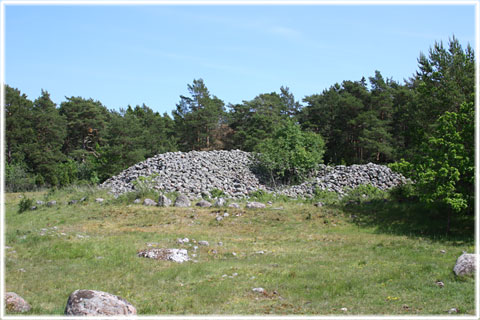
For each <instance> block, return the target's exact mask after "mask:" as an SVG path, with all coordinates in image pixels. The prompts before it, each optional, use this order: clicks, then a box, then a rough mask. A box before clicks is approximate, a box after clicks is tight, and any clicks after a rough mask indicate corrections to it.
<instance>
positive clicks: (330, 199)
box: [311, 188, 340, 204]
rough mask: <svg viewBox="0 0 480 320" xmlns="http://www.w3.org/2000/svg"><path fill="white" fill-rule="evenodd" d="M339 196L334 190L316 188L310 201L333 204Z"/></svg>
mask: <svg viewBox="0 0 480 320" xmlns="http://www.w3.org/2000/svg"><path fill="white" fill-rule="evenodd" d="M339 200H340V198H339V197H338V194H337V193H336V192H335V191H328V190H321V189H319V188H316V189H315V191H314V193H313V197H312V199H311V202H314V203H315V202H322V203H324V204H335V203H338V202H339Z"/></svg>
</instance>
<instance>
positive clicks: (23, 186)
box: [5, 163, 36, 192]
mask: <svg viewBox="0 0 480 320" xmlns="http://www.w3.org/2000/svg"><path fill="white" fill-rule="evenodd" d="M35 180H36V177H35V176H34V175H32V174H30V173H28V171H27V168H26V166H25V165H23V164H8V163H5V190H6V191H7V192H19V191H30V190H33V189H35V187H36V183H35Z"/></svg>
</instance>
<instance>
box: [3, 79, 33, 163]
mask: <svg viewBox="0 0 480 320" xmlns="http://www.w3.org/2000/svg"><path fill="white" fill-rule="evenodd" d="M5 118H6V121H5V125H6V127H5V140H6V145H5V148H6V150H5V155H6V158H7V159H6V160H7V162H8V163H9V164H12V163H17V164H20V163H22V162H24V161H25V152H26V150H25V149H26V146H27V145H29V144H31V143H32V142H33V140H34V137H35V134H34V128H33V123H34V119H33V103H32V101H30V100H29V99H28V98H27V96H26V95H25V94H22V93H21V92H20V90H18V89H14V88H12V87H10V86H8V85H5ZM27 170H28V169H27Z"/></svg>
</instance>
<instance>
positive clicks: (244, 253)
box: [5, 188, 475, 315]
mask: <svg viewBox="0 0 480 320" xmlns="http://www.w3.org/2000/svg"><path fill="white" fill-rule="evenodd" d="M19 196H20V194H14V193H12V194H6V197H5V198H6V205H5V209H6V210H5V216H6V223H5V224H6V237H5V239H6V246H8V247H11V249H7V250H6V259H5V264H6V272H5V278H6V284H5V289H6V291H14V292H16V293H18V294H19V295H21V296H22V297H23V298H25V300H27V301H28V302H29V303H30V304H31V305H32V310H31V311H30V312H29V314H63V310H64V308H65V304H66V301H67V298H68V296H69V294H70V293H71V292H73V291H74V290H76V289H93V290H101V291H107V292H110V293H112V294H116V295H119V296H121V297H123V298H125V299H127V300H128V301H129V302H131V303H132V304H133V305H134V306H135V307H136V308H137V312H138V314H140V315H142V314H242V315H247V314H279V315H283V314H306V315H370V314H378V315H429V314H437V315H448V313H447V311H448V310H449V309H450V308H457V309H459V311H460V313H462V314H474V313H475V298H474V287H475V283H474V279H472V278H462V279H457V278H456V277H455V276H454V274H453V272H452V268H453V266H454V264H455V261H456V259H457V257H458V256H459V255H460V254H461V253H462V251H469V252H472V251H473V250H474V243H473V234H470V235H467V236H451V237H450V236H449V237H447V236H435V235H434V234H432V233H431V232H423V233H422V232H418V231H416V230H413V231H412V228H410V229H409V228H407V226H408V224H407V222H406V221H405V219H404V218H401V217H402V215H404V214H406V213H405V212H407V211H408V210H407V209H406V208H407V206H406V205H403V206H402V205H399V204H395V203H391V201H386V202H385V201H383V200H382V201H380V200H378V201H370V202H361V203H360V204H357V205H346V206H343V205H341V204H340V203H337V204H332V205H327V206H324V207H320V208H317V207H314V206H313V205H312V204H311V203H308V202H304V203H302V202H299V201H297V202H283V201H279V200H278V199H276V202H274V203H273V205H272V206H271V207H268V208H266V209H232V208H228V209H221V210H220V209H214V208H209V209H200V208H198V207H192V208H186V209H183V208H156V207H145V206H142V205H134V204H127V203H126V202H125V199H124V200H122V201H119V200H118V199H114V198H113V197H110V196H108V195H107V194H106V193H105V192H103V193H99V191H96V190H95V189H92V188H70V189H64V190H59V191H53V192H50V193H49V192H43V193H27V194H26V196H27V197H29V198H32V199H35V200H45V199H49V200H52V199H54V200H57V202H58V205H57V206H55V207H51V208H47V207H41V208H39V209H38V210H36V211H30V210H27V211H25V212H23V213H18V205H19V203H20V201H21V198H19ZM83 196H85V197H87V200H86V201H85V202H82V203H78V204H75V205H67V202H68V201H69V200H72V199H80V198H81V197H83ZM99 196H101V197H103V198H105V199H106V203H103V204H97V203H95V201H94V200H95V198H97V197H99ZM242 207H243V206H242ZM279 207H283V209H281V210H278V208H279ZM404 211H405V212H404ZM217 212H220V213H222V214H223V212H228V213H229V217H226V218H224V219H223V220H222V221H216V220H215V216H216V214H217ZM394 212H400V213H401V214H400V215H395V214H393V213H394ZM414 212H415V211H414ZM415 213H418V212H415ZM352 214H355V215H357V216H358V219H355V220H352V219H351V215H352ZM237 215H238V216H237ZM387 226H389V227H387ZM410 226H411V225H410ZM42 229H43V230H42ZM472 230H473V229H472ZM62 233H63V234H62ZM469 233H471V232H470V231H469ZM42 234H43V235H42ZM184 237H188V238H189V239H196V240H197V241H198V240H207V241H208V242H209V243H210V246H209V247H202V246H199V249H198V250H197V257H195V258H193V259H195V260H197V262H193V261H190V262H186V263H183V264H176V263H174V262H169V261H155V260H150V259H145V258H138V257H137V256H136V253H137V251H139V250H141V249H145V248H147V245H146V244H147V243H158V247H164V248H186V249H188V252H189V254H190V255H191V254H192V253H194V252H193V249H192V247H191V246H189V245H179V244H177V243H176V239H177V238H184ZM220 241H221V242H222V243H223V245H222V246H220V245H218V242H220ZM262 250H263V251H264V252H265V253H264V254H259V253H257V252H258V251H262ZM441 250H445V253H444V254H443V253H441ZM12 251H16V252H12ZM233 253H236V255H234V254H233ZM22 269H23V270H25V272H22ZM234 273H237V274H238V275H237V276H233V274H234ZM225 275H226V276H225ZM438 280H440V281H443V282H444V283H445V287H444V288H439V287H438V286H437V285H436V284H435V282H436V281H438ZM255 287H263V288H265V290H266V293H265V294H258V293H254V292H252V288H255ZM341 308H347V309H348V311H346V312H344V311H342V310H341Z"/></svg>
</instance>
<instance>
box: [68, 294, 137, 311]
mask: <svg viewBox="0 0 480 320" xmlns="http://www.w3.org/2000/svg"><path fill="white" fill-rule="evenodd" d="M65 314H66V315H72V316H100V315H108V316H113V315H126V316H128V315H136V314H137V309H135V307H134V306H133V305H131V304H130V303H129V302H128V301H127V300H125V299H123V298H121V297H119V296H116V295H113V294H110V293H107V292H103V291H97V290H75V291H74V292H73V293H72V294H70V296H69V297H68V301H67V305H66V307H65Z"/></svg>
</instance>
